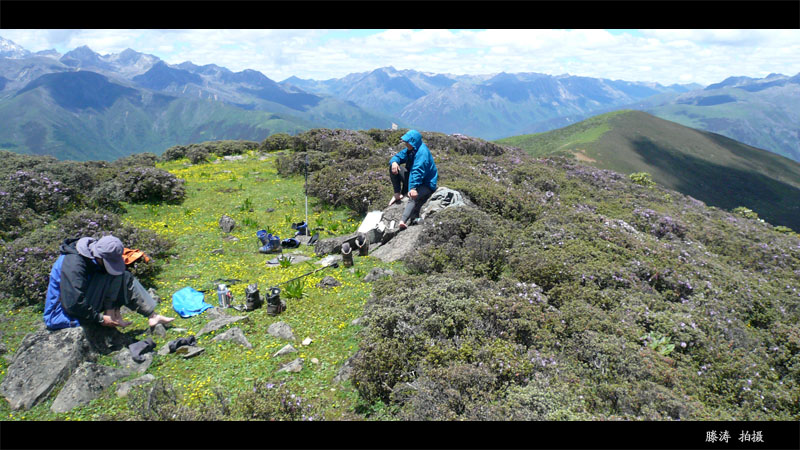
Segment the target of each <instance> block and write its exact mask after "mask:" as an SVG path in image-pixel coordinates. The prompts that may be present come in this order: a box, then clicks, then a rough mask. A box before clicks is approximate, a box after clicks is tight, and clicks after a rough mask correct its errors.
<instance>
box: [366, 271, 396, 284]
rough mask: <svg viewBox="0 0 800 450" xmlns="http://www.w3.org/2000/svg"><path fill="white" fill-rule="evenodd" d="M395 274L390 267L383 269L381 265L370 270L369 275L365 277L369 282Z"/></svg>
mask: <svg viewBox="0 0 800 450" xmlns="http://www.w3.org/2000/svg"><path fill="white" fill-rule="evenodd" d="M392 275H394V272H393V271H391V270H389V269H382V268H380V267H376V268H374V269H372V270H370V271H369V273H368V274H367V276H365V277H364V281H366V282H367V283H371V282H373V281H375V280H380V279H381V278H383V277H390V276H392Z"/></svg>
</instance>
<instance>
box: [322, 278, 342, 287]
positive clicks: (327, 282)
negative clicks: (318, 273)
mask: <svg viewBox="0 0 800 450" xmlns="http://www.w3.org/2000/svg"><path fill="white" fill-rule="evenodd" d="M341 285H342V283H340V282H339V280H337V279H336V278H333V277H332V276H330V275H328V276H326V277H325V278H323V279H322V281H320V282H319V283H317V287H321V288H324V289H328V288H333V287H336V286H341Z"/></svg>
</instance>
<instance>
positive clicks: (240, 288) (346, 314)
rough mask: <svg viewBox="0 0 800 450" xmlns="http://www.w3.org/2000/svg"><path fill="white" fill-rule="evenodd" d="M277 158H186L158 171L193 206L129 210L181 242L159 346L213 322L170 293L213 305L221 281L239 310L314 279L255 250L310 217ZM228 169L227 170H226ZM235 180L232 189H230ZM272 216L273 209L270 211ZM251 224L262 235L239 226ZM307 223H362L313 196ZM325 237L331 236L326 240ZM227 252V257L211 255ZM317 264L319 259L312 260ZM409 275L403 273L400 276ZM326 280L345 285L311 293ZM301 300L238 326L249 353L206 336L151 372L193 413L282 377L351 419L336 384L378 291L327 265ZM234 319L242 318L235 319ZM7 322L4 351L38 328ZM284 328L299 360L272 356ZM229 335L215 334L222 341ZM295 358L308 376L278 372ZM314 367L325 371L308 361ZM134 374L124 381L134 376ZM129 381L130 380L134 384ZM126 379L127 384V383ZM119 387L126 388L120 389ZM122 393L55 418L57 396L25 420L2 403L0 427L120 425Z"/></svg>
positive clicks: (28, 317)
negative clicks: (262, 238)
mask: <svg viewBox="0 0 800 450" xmlns="http://www.w3.org/2000/svg"><path fill="white" fill-rule="evenodd" d="M273 158H274V155H273V156H271V157H269V158H268V159H266V160H264V161H261V160H259V158H258V156H257V155H255V154H253V153H250V154H249V155H247V158H246V159H245V160H242V161H225V162H221V163H220V164H203V165H193V166H192V165H188V164H187V161H186V160H179V161H173V162H170V163H166V164H159V166H160V167H161V168H164V169H166V170H169V171H171V172H173V173H175V174H176V175H177V176H179V177H181V178H184V179H185V180H186V186H187V198H186V200H185V201H184V203H183V204H181V205H126V207H127V210H128V212H127V214H125V215H124V218H125V219H126V220H127V221H128V222H130V223H132V224H135V225H137V226H139V227H143V228H148V229H152V230H155V231H157V232H158V233H159V234H161V235H162V236H165V237H168V238H170V239H172V240H174V241H175V242H176V243H177V245H176V249H175V250H176V258H175V259H173V260H171V261H170V262H169V264H167V265H166V267H165V270H164V271H163V272H162V273H161V274H160V276H159V278H158V283H157V285H156V286H155V288H156V289H157V291H158V293H159V295H160V296H161V297H162V298H167V300H166V301H164V302H162V303H161V304H159V306H158V308H157V311H158V312H159V313H161V314H164V315H168V316H171V317H177V319H176V320H175V322H173V324H174V326H175V327H180V328H185V329H187V330H188V331H186V332H177V331H175V330H174V329H169V330H168V333H167V337H166V338H158V337H156V338H155V341H156V344H157V348H161V346H163V345H164V344H165V343H166V342H168V341H170V340H173V339H177V338H179V337H183V336H185V335H187V334H196V333H197V332H199V331H200V329H201V328H202V327H203V326H204V325H205V324H206V323H207V322H208V320H209V319H208V317H207V315H206V314H201V315H199V316H195V317H192V318H188V319H182V318H180V317H179V316H178V315H177V313H175V311H173V310H172V307H171V295H172V293H174V292H175V291H177V290H179V289H181V288H183V287H185V286H191V287H193V288H195V289H198V290H202V289H210V290H209V292H207V293H206V302H208V303H210V304H212V305H215V306H216V305H217V300H216V297H215V295H214V292H213V289H212V285H213V281H214V280H215V279H219V278H230V279H234V278H235V279H240V280H242V281H241V282H240V283H237V284H232V285H231V286H230V289H231V291H232V293H233V295H234V304H243V303H244V298H245V295H244V289H245V287H246V286H247V285H248V284H249V283H254V282H257V283H258V286H259V289H260V291H261V293H262V295H263V294H266V293H267V290H268V288H269V287H270V286H273V285H275V284H277V283H280V282H283V281H286V280H289V279H291V278H294V277H296V276H298V275H302V274H304V273H307V272H310V271H311V270H313V269H315V268H318V267H319V266H317V265H313V267H311V266H312V265H311V264H296V265H293V266H291V267H287V268H274V267H273V268H269V267H267V266H266V265H265V263H266V261H267V260H268V259H271V258H272V257H274V256H275V255H263V254H259V253H258V248H259V247H260V246H261V244H260V242H259V241H258V239H257V238H256V234H255V233H256V231H257V229H259V227H267V226H269V227H271V228H272V231H273V233H277V234H278V235H279V236H280V237H281V238H282V239H284V238H287V237H291V236H293V234H294V230H292V229H291V228H290V225H291V222H292V221H295V222H299V221H302V220H304V214H305V211H304V201H303V198H304V197H303V178H302V177H300V176H295V177H291V178H281V177H279V176H278V175H277V173H276V171H275V167H274V162H273ZM226 171H231V172H230V173H227V172H226ZM233 178H235V179H236V181H231V179H233ZM247 199H252V200H251V201H252V206H253V210H254V211H253V212H249V211H247V210H245V211H242V210H241V208H240V206H241V205H242V204H243V203H244V202H245V201H246V200H247ZM267 208H274V209H275V211H273V212H266V209H267ZM223 214H228V215H229V216H231V217H232V218H233V219H234V220H236V222H237V224H238V225H237V227H236V228H235V229H234V230H233V231H232V232H231V233H230V235H231V236H234V237H236V238H238V239H239V240H238V241H230V240H225V239H223V237H225V233H223V232H222V231H221V230H220V228H219V226H218V221H219V218H220V217H221V216H222V215H223ZM246 218H249V219H250V220H251V221H253V222H254V223H257V224H258V226H242V225H241V223H242V222H243V220H244V219H246ZM309 221H310V222H312V223H315V222H317V223H319V222H321V223H323V224H324V226H325V228H326V229H330V228H332V225H335V226H336V228H338V230H339V232H340V233H342V234H344V233H349V232H352V231H354V230H355V229H356V228H357V226H358V224H359V223H360V218H356V217H351V216H350V213H349V212H348V211H346V210H343V209H335V210H334V209H329V208H324V207H320V206H319V202H318V200H317V199H314V198H309ZM322 237H326V236H322ZM219 248H221V249H222V250H223V253H222V254H214V253H212V250H214V249H219ZM295 251H297V252H301V253H303V254H306V255H309V256H313V248H312V247H308V246H301V247H300V248H299V249H286V250H284V254H286V253H291V252H295ZM315 259H316V258H315ZM355 262H356V266H357V267H358V268H359V269H361V271H362V273H365V272H367V271H369V270H370V269H371V268H373V267H378V266H380V267H392V269H393V270H395V271H397V270H398V268H397V267H394V264H384V263H382V262H380V261H379V260H377V259H375V258H372V257H363V258H362V257H359V258H356V259H355ZM401 270H402V269H401ZM326 275H331V276H334V277H335V278H337V279H338V280H339V281H340V282H341V283H342V286H340V287H336V288H332V289H328V290H324V289H321V288H318V287H317V286H316V284H317V283H318V282H319V281H320V280H321V279H322V278H323V277H325V276H326ZM301 282H302V283H303V293H304V294H305V295H304V296H303V297H301V298H297V299H289V298H287V296H286V295H284V294H282V298H284V299H286V302H287V310H286V311H285V312H284V313H282V314H280V315H279V316H276V317H272V316H269V315H267V311H266V306H265V307H263V308H261V309H259V310H256V311H254V312H251V313H248V315H249V316H250V320H249V321H245V322H239V323H237V324H235V325H232V326H239V327H240V328H241V329H242V330H243V332H244V334H245V336H246V337H247V339H248V340H249V341H250V343H251V344H253V349H252V350H247V349H244V348H243V347H241V346H238V345H236V344H232V343H229V342H222V343H218V342H212V341H211V339H212V338H213V337H214V334H213V333H212V334H207V335H203V336H201V337H200V338H199V339H198V345H199V346H201V347H204V348H205V353H203V354H202V355H200V356H197V357H195V358H192V359H189V360H184V359H182V358H181V357H180V356H177V355H167V356H156V358H155V361H154V363H153V365H152V366H151V367H150V368H149V369H148V371H147V373H151V374H153V375H155V376H156V377H157V378H165V379H167V380H169V381H172V382H174V383H175V384H176V387H177V388H178V390H179V391H180V392H181V393H182V394H183V396H184V398H185V401H186V402H187V405H189V406H191V405H194V404H198V403H200V402H202V401H204V400H206V399H209V398H211V396H212V395H213V394H212V392H213V390H214V388H217V387H220V388H222V389H223V390H224V391H225V392H227V393H228V394H229V396H230V397H231V398H234V399H235V397H236V396H237V395H238V394H239V393H241V392H244V391H245V390H248V389H251V388H252V386H253V382H254V381H256V380H269V379H277V380H280V381H285V382H286V383H287V384H286V386H287V387H288V388H289V389H290V390H291V391H292V392H295V393H297V394H298V395H300V396H302V397H303V398H306V399H309V400H311V401H312V402H314V403H317V404H318V405H320V408H321V410H322V412H323V415H324V417H325V418H327V419H341V418H345V417H347V415H348V414H351V413H348V412H347V411H352V409H353V406H352V405H353V403H354V402H355V401H356V398H357V395H356V393H355V391H354V390H353V389H352V388H351V387H350V386H349V384H347V383H345V384H344V385H338V384H332V379H333V377H335V376H336V374H337V372H338V370H339V368H340V367H341V365H342V364H343V363H344V361H345V360H347V358H349V357H350V356H351V355H353V354H354V353H355V351H356V350H357V345H358V340H357V338H356V333H357V331H358V329H359V327H358V326H355V325H351V322H352V321H353V319H355V318H357V317H360V316H361V314H362V309H363V306H364V304H365V302H366V299H367V297H368V296H369V293H370V291H371V284H369V283H364V282H362V281H361V280H360V279H359V278H358V276H357V274H353V273H351V272H350V271H349V270H346V269H344V268H343V267H339V268H328V269H326V270H322V271H319V272H317V273H315V274H313V275H310V276H307V277H305V278H303V279H302V280H301ZM229 313H231V314H240V313H238V312H236V311H234V310H229ZM3 316H4V318H7V319H10V320H4V321H2V322H1V323H0V331H2V340H3V342H4V343H5V344H6V346H7V348H8V351H9V353H12V354H13V352H14V351H15V350H16V348H17V347H18V346H19V343H20V342H21V340H22V338H23V337H24V335H25V334H26V333H28V332H32V331H34V330H35V329H36V327H37V326H38V325H39V323H40V322H41V315H40V313H39V312H37V311H35V310H34V309H33V308H22V309H16V310H7V311H4V312H3ZM126 318H127V319H128V320H132V321H133V322H134V323H133V325H131V327H129V328H128V329H126V331H128V330H131V329H132V330H145V329H146V328H147V324H146V320H145V319H144V318H143V317H141V316H139V315H137V314H131V315H128V316H127V317H126ZM278 321H283V322H286V323H288V324H289V325H290V326H291V327H292V329H293V331H294V334H295V336H296V338H297V341H296V342H295V343H294V346H295V347H296V348H297V349H298V350H299V352H298V353H296V354H292V355H284V356H280V357H277V358H273V357H272V355H273V354H274V353H275V352H276V351H278V350H279V349H280V348H282V347H283V346H284V345H285V344H286V342H285V341H282V340H279V339H277V338H273V337H271V336H269V335H268V334H267V328H268V327H269V325H270V324H272V323H274V322H278ZM223 331H225V329H223V330H220V331H219V332H218V333H221V332H223ZM306 337H310V338H311V339H313V343H312V344H311V345H309V346H307V347H303V346H301V345H300V342H301V341H302V340H303V339H305V338H306ZM296 357H302V358H305V367H304V369H303V371H302V372H300V373H297V374H287V373H281V374H277V373H276V372H277V370H278V369H279V368H280V367H281V366H282V365H283V364H285V363H287V362H289V361H291V360H292V359H294V358H296ZM312 358H316V359H318V360H319V364H313V363H311V359H312ZM99 362H100V363H102V364H106V365H109V366H116V365H117V363H116V362H115V361H114V360H113V358H112V357H110V356H104V357H101V358H100V361H99ZM8 365H9V363H8V362H7V361H6V360H4V359H0V376H3V375H4V374H5V373H6V370H7V368H8ZM133 378H136V376H131V377H129V378H127V379H133ZM127 379H126V380H127ZM122 381H125V380H121V381H120V382H122ZM118 383H119V382H118ZM114 392H115V387H111V388H109V389H108V390H107V391H106V392H105V393H104V394H103V396H102V397H101V398H99V399H96V400H94V401H93V402H92V403H91V404H89V405H88V406H85V407H78V408H75V409H74V410H73V411H71V412H69V413H66V414H55V413H52V412H51V411H50V410H49V408H50V405H51V404H52V401H53V399H54V398H55V395H56V394H57V392H56V393H55V394H53V395H51V396H50V398H49V399H48V400H47V401H45V402H43V403H42V404H40V405H38V406H36V407H34V408H32V409H31V410H29V411H10V410H9V408H8V404H7V403H6V402H0V418H2V419H3V420H97V419H101V418H110V417H116V416H118V415H125V414H128V413H129V412H130V410H129V405H128V400H126V399H119V398H117V396H116V394H115V393H114Z"/></svg>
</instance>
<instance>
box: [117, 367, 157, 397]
mask: <svg viewBox="0 0 800 450" xmlns="http://www.w3.org/2000/svg"><path fill="white" fill-rule="evenodd" d="M155 380H156V377H154V376H153V375H150V374H149V373H148V374H147V375H144V376H141V377H139V378H136V379H133V380H131V381H126V382H124V383H120V385H119V386H118V387H117V397H127V396H128V394H130V393H131V389H133V388H135V387H136V386H142V385H145V384H149V383H152V382H153V381H155Z"/></svg>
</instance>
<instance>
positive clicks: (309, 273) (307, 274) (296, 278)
mask: <svg viewBox="0 0 800 450" xmlns="http://www.w3.org/2000/svg"><path fill="white" fill-rule="evenodd" d="M328 267H333V268H334V269H335V268H337V267H339V263H338V262H335V263H333V264H328V265H327V266H325V267H320V268H319V269H315V270H312V271H311V272H308V273H304V274H303V275H300V276H297V277H294V278H292V279H291V280H286V281H283V282H281V283H278V284H276V285H275V286H272V287H278V286H280V285H282V284H286V283H289V282H291V281H294V280H299V279H300V278H303V277H307V276H309V275H311V274H314V273H317V272H319V271H320V270H325V269H327V268H328Z"/></svg>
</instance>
